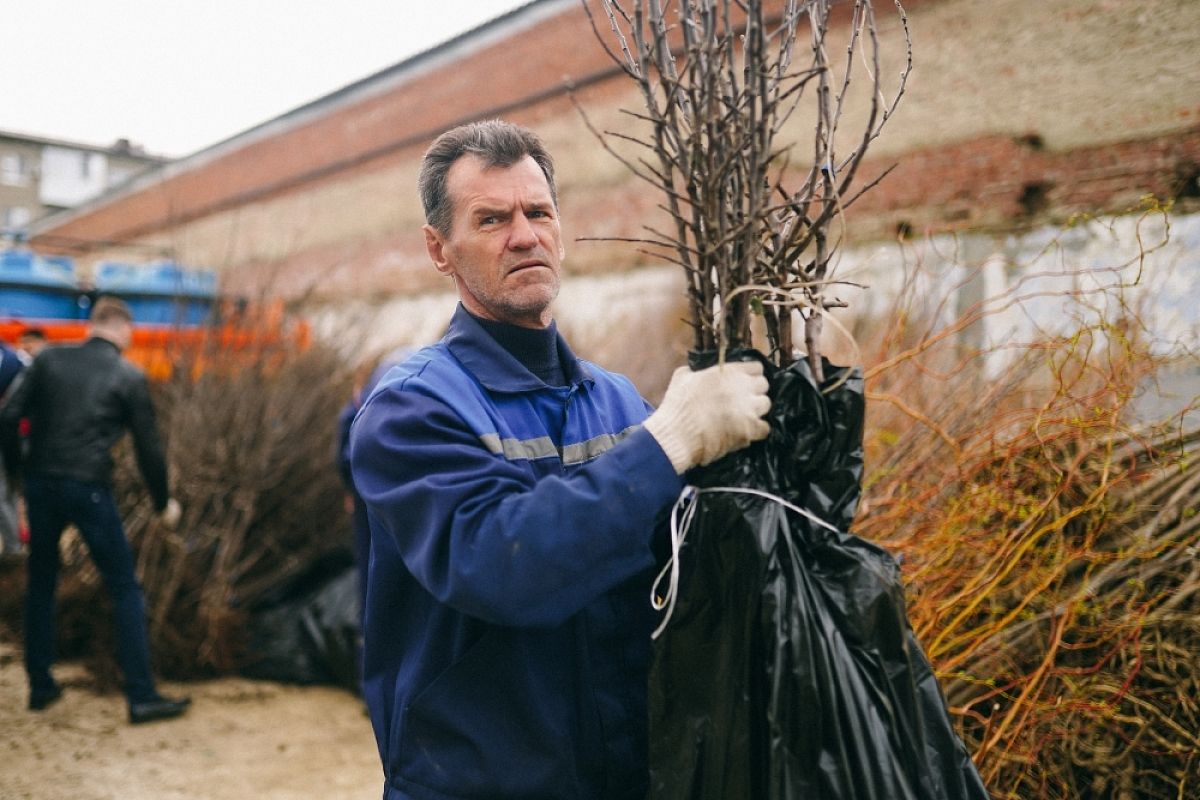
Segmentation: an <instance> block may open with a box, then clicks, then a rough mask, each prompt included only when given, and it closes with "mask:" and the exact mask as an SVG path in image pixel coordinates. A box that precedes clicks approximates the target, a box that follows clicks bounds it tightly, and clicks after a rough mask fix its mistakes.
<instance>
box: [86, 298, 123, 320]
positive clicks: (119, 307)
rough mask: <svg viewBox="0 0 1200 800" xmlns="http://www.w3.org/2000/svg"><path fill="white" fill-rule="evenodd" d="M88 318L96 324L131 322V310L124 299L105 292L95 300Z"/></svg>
mask: <svg viewBox="0 0 1200 800" xmlns="http://www.w3.org/2000/svg"><path fill="white" fill-rule="evenodd" d="M88 318H89V319H90V320H91V321H92V322H93V323H94V324H96V325H111V324H113V323H114V322H133V312H131V311H130V310H129V306H128V305H127V304H126V303H125V301H124V300H121V299H119V298H116V297H113V296H112V295H107V294H106V295H101V296H100V298H99V299H97V300H96V304H95V305H94V306H92V313H91V314H90V315H89V317H88Z"/></svg>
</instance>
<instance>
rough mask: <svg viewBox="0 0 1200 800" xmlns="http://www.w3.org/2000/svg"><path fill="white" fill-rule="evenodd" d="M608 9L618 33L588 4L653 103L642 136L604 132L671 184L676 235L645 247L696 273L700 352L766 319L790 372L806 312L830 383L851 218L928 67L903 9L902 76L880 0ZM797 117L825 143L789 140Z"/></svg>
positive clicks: (746, 333) (627, 159)
mask: <svg viewBox="0 0 1200 800" xmlns="http://www.w3.org/2000/svg"><path fill="white" fill-rule="evenodd" d="M600 5H601V6H602V7H603V12H604V18H605V19H606V22H607V25H606V26H603V27H604V28H606V30H602V26H601V24H600V22H599V20H598V16H599V15H593V12H592V10H591V9H590V8H589V4H588V3H587V2H586V0H585V1H584V7H585V9H588V14H589V18H591V19H592V24H593V29H594V30H595V31H596V36H597V38H598V39H599V40H600V42H601V44H602V45H603V46H604V47H605V49H606V50H607V51H608V53H609V55H610V56H611V57H612V59H613V60H614V61H615V62H616V63H617V64H618V65H619V66H620V67H621V69H623V70H624V72H625V73H626V74H627V75H628V76H629V77H630V78H631V79H632V80H633V82H634V83H635V84H636V85H637V86H638V88H639V90H640V92H641V95H642V99H643V101H644V103H645V110H644V111H642V112H630V113H631V114H632V115H633V116H634V117H635V118H636V119H637V120H638V124H639V130H640V131H642V132H641V133H636V134H629V133H625V132H613V131H607V132H605V134H604V135H602V134H600V133H599V132H596V131H594V132H596V133H597V136H598V137H599V138H600V140H601V141H602V142H604V143H605V146H606V147H607V148H608V149H609V151H610V152H612V153H614V154H615V155H616V156H617V157H618V158H619V159H620V160H621V161H622V162H623V163H625V165H626V166H627V167H628V168H629V169H630V170H631V171H632V172H633V173H634V174H635V175H637V176H638V177H640V178H642V179H644V180H645V181H647V182H648V183H649V184H651V185H652V186H654V187H655V188H656V189H658V190H659V191H660V192H661V194H662V197H663V200H662V206H661V207H662V209H663V210H664V211H665V212H666V214H667V217H668V219H669V224H670V229H669V230H665V231H659V230H655V229H653V228H652V227H650V228H648V236H647V238H644V239H640V240H638V241H639V242H640V243H642V244H643V245H645V246H646V248H647V251H648V252H649V253H651V254H653V255H655V256H658V257H661V258H664V259H666V260H668V261H672V262H674V263H676V264H678V265H679V266H681V267H682V268H683V270H684V273H685V276H686V280H687V291H688V298H689V303H690V309H691V324H692V327H693V330H694V344H695V347H696V349H697V350H714V349H715V350H718V351H720V352H724V351H725V350H726V349H727V348H730V347H750V346H753V342H752V327H751V321H752V317H754V316H759V317H760V318H761V320H762V325H763V329H764V331H765V336H766V339H767V347H766V348H764V349H765V350H767V351H768V352H769V356H770V357H771V358H772V359H773V360H774V362H775V363H776V364H778V365H780V366H786V365H787V364H789V363H791V362H792V361H793V360H794V356H795V353H794V348H793V334H792V328H793V319H794V315H798V317H797V318H802V319H803V325H804V341H805V346H806V350H807V357H808V360H809V363H810V366H811V367H812V370H813V373H814V374H815V375H816V376H817V380H818V381H820V380H821V379H822V369H823V368H822V364H821V359H820V343H821V342H820V340H821V331H822V327H823V323H824V322H825V320H826V319H827V314H826V312H827V310H828V309H830V308H832V307H836V306H840V305H843V303H842V302H841V301H839V300H837V299H836V298H834V297H832V296H831V295H830V294H829V293H828V289H829V287H830V286H831V284H832V283H833V271H834V270H833V267H834V263H835V261H834V258H835V253H836V252H837V250H838V247H839V245H840V243H841V241H842V239H843V238H844V235H843V230H842V220H843V214H844V213H845V210H846V209H847V208H848V207H849V206H850V205H852V204H853V202H854V201H855V200H856V199H857V198H858V197H859V196H861V195H862V193H863V192H865V191H867V190H868V189H870V188H871V187H872V186H873V185H874V184H875V183H876V182H877V181H878V180H879V179H880V178H882V177H883V176H882V175H879V176H874V177H873V178H872V179H871V180H870V181H868V182H866V183H865V184H864V183H863V182H862V176H861V175H860V174H859V168H860V166H861V164H862V161H863V158H864V156H865V155H866V152H867V148H868V146H869V145H870V144H871V143H872V142H873V141H874V140H875V139H876V138H877V137H878V136H879V134H880V132H881V131H882V129H883V126H884V125H885V124H886V123H887V122H888V120H889V119H891V117H892V115H893V113H894V111H895V109H896V105H897V103H898V102H899V100H900V97H901V96H902V95H903V93H904V87H905V83H906V81H907V78H908V74H909V72H910V71H911V69H912V53H911V41H910V37H909V34H908V28H907V22H906V19H905V16H904V11H903V9H902V8H901V7H900V5H899V3H895V4H894V5H895V9H896V11H897V12H898V14H899V22H900V27H899V31H898V33H899V36H900V37H902V45H901V48H900V51H899V58H900V61H901V63H902V64H903V66H902V68H901V70H900V75H899V79H898V81H897V82H896V83H895V84H893V85H891V86H888V85H887V82H886V81H885V80H884V77H883V72H882V71H883V63H884V57H883V51H884V46H883V42H882V41H881V37H880V25H879V24H878V22H877V20H876V14H875V8H874V4H873V3H872V2H870V0H856V2H854V3H836V2H834V0H803V1H800V0H785V2H781V3H770V2H762V0H744V1H743V0H680V1H679V2H678V3H671V2H659V0H628V1H627V2H620V1H619V0H602V2H601V3H600ZM835 42H836V44H835ZM835 47H836V49H835ZM860 62H861V63H860ZM886 93H890V95H891V97H890V99H888V98H887V97H885V94H886ZM793 118H797V119H803V120H804V121H805V122H806V124H811V125H812V126H813V127H812V130H813V135H812V138H811V141H809V142H804V141H797V140H796V138H795V137H794V136H793V137H789V136H788V135H787V132H786V131H785V126H786V125H787V124H788V123H789V120H792V119H793ZM851 119H853V120H854V123H855V126H857V127H855V126H851V125H849V124H848V123H849V121H850V120H851ZM851 128H853V129H852V130H851ZM593 130H594V129H593ZM624 142H628V143H632V144H633V145H634V148H635V150H634V152H633V154H630V155H626V154H625V153H622V152H620V151H619V150H618V148H617V147H616V146H615V144H617V143H624ZM639 151H640V152H639Z"/></svg>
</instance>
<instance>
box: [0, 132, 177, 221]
mask: <svg viewBox="0 0 1200 800" xmlns="http://www.w3.org/2000/svg"><path fill="white" fill-rule="evenodd" d="M165 162H166V159H163V158H159V157H157V156H153V155H149V154H148V153H145V152H143V151H142V149H141V148H140V147H137V146H136V145H133V144H131V143H130V142H129V141H128V140H126V139H119V140H117V141H116V142H114V143H113V144H111V145H108V146H100V145H91V144H82V143H79V142H70V141H64V140H61V139H51V138H47V137H44V136H31V135H28V134H24V133H17V132H14V131H2V130H0V235H2V236H6V237H10V238H12V237H19V236H23V235H24V234H25V232H26V230H27V228H28V226H29V225H30V224H31V223H33V222H35V221H37V220H39V219H41V218H42V217H45V216H48V215H49V214H52V213H54V212H57V211H62V210H64V209H68V208H74V207H75V206H77V205H79V204H80V203H84V202H87V201H88V200H91V199H93V198H95V197H98V196H99V195H100V194H102V193H103V192H105V191H107V190H108V189H111V188H113V187H116V186H119V185H121V184H123V183H125V182H126V181H128V180H129V179H130V178H132V177H134V176H135V175H137V174H139V173H141V172H144V171H145V170H147V169H151V168H156V167H159V166H161V165H162V164H164V163H165Z"/></svg>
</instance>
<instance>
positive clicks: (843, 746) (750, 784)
mask: <svg viewBox="0 0 1200 800" xmlns="http://www.w3.org/2000/svg"><path fill="white" fill-rule="evenodd" d="M729 358H731V359H737V358H741V359H747V358H756V359H759V360H762V358H761V356H760V355H758V354H757V353H753V352H741V353H736V354H732V355H730V356H729ZM714 360H715V359H714V357H713V356H712V355H711V354H699V355H697V354H693V357H692V366H693V367H694V368H699V367H701V366H706V365H708V364H711V363H713V361H714ZM764 368H765V369H766V372H767V375H768V378H769V379H770V383H771V400H772V410H771V415H770V422H771V433H770V436H769V437H768V438H767V439H766V440H765V441H764V442H761V443H758V444H755V445H752V446H751V447H749V448H747V449H745V450H743V451H740V452H738V453H735V454H732V455H731V456H728V457H726V458H724V459H721V460H720V461H718V462H716V463H715V464H712V465H710V466H708V467H705V468H703V469H701V470H696V471H694V472H693V473H690V474H689V481H690V483H691V484H692V485H694V486H696V487H698V491H697V492H696V494H695V495H694V496H693V497H692V499H691V502H692V503H694V504H695V508H694V518H693V519H692V520H691V523H690V525H689V526H688V527H687V529H686V531H687V532H686V539H685V543H684V544H683V545H682V548H681V550H680V555H679V559H678V567H679V572H678V588H677V591H676V593H675V598H674V607H673V609H672V610H671V616H670V618H669V620H668V621H667V622H666V625H665V628H664V630H663V632H662V633H661V634H660V635H659V637H658V639H657V640H656V642H655V646H654V661H653V664H652V667H651V674H650V686H649V692H650V695H649V703H650V743H649V744H650V772H651V774H650V786H651V790H650V797H651V798H653V800H667V799H668V798H688V800H702V798H711V799H712V800H730V798H739V800H743V799H744V800H750V799H754V800H758V799H759V798H795V799H796V800H800V799H803V800H941V799H943V798H945V799H946V800H950V799H957V798H971V800H974V799H975V798H980V799H981V800H984V799H986V798H987V797H988V793H987V791H986V790H985V788H984V786H983V783H982V781H981V780H980V778H979V775H978V772H977V771H976V770H975V767H974V765H973V764H972V762H971V760H970V758H969V756H968V755H967V753H966V750H965V748H964V747H963V745H962V743H961V741H960V740H959V739H958V737H957V735H956V734H955V732H954V730H953V727H952V725H951V721H950V717H949V715H948V713H947V711H946V705H945V700H944V697H943V695H942V693H941V689H940V688H939V686H938V684H937V681H936V678H935V676H934V674H933V671H932V669H931V668H930V665H929V662H928V660H927V659H926V658H925V655H924V653H923V652H922V650H921V648H920V646H919V645H918V643H917V642H916V639H915V638H914V636H913V633H912V629H911V627H910V625H909V623H908V618H907V615H906V611H905V605H904V597H903V591H902V588H901V582H900V571H899V568H898V566H897V563H896V561H895V559H894V558H893V557H892V556H891V555H890V554H889V553H887V552H886V551H885V550H883V549H882V548H880V547H878V546H877V545H875V544H872V543H871V542H868V541H866V540H864V539H860V538H858V537H856V536H853V535H850V534H849V533H847V531H848V530H849V527H850V524H851V522H852V521H853V518H854V512H855V508H856V506H857V504H858V499H859V495H860V491H861V480H862V472H863V453H862V424H863V410H864V398H863V383H862V378H861V374H860V373H859V372H858V371H857V370H847V369H841V368H837V367H832V366H829V365H826V367H825V374H826V375H827V376H829V377H828V379H827V382H826V387H829V386H834V385H836V384H839V382H840V385H837V386H836V388H834V389H833V391H832V392H830V393H829V394H827V395H823V394H822V393H821V391H819V390H818V388H817V386H816V385H815V384H814V382H813V378H812V373H811V371H810V370H809V368H808V365H807V363H805V362H802V361H801V362H797V363H795V364H793V365H792V366H791V367H788V368H787V369H784V370H779V369H777V368H775V367H773V366H771V365H770V364H767V363H766V362H765V360H764ZM722 487H726V488H722ZM728 488H736V489H740V490H747V489H748V490H752V491H757V492H765V493H767V494H770V495H773V496H774V497H775V498H778V499H771V498H768V497H765V496H763V495H761V494H751V493H744V492H742V491H728V490H727V489H728ZM781 501H782V502H781ZM788 504H790V505H791V506H793V508H789V507H788ZM797 509H800V510H803V512H806V513H807V514H809V515H812V516H811V517H809V516H806V515H805V513H801V512H800V511H798V510H797ZM677 511H679V509H678V508H677ZM686 516H687V513H683V514H677V515H676V518H677V520H678V519H682V518H686ZM814 520H819V521H820V522H817V521H814ZM822 523H823V524H822ZM827 526H828V527H827ZM676 527H677V528H682V527H683V526H682V525H677V526H676ZM666 583H667V581H663V582H662V583H661V584H660V587H659V588H660V593H661V591H662V588H663V586H665V585H666Z"/></svg>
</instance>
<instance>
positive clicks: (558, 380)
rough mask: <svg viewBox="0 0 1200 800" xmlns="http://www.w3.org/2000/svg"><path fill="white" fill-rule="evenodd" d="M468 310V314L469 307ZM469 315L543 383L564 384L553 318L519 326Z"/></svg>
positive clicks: (555, 325) (556, 331)
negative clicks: (535, 325)
mask: <svg viewBox="0 0 1200 800" xmlns="http://www.w3.org/2000/svg"><path fill="white" fill-rule="evenodd" d="M464 310H466V309H464ZM467 313H468V314H471V312H470V311H467ZM471 317H472V318H473V319H474V320H475V321H476V322H478V323H479V325H480V327H482V328H483V329H484V330H485V331H487V332H488V335H489V336H491V337H492V338H493V339H495V340H496V343H497V344H499V345H500V346H501V347H503V348H504V349H505V350H507V351H508V352H509V354H510V355H512V357H513V358H515V359H517V361H520V362H521V364H522V365H524V367H525V369H527V370H529V371H530V372H532V373H533V374H534V375H536V376H537V377H538V379H539V380H541V381H542V383H545V384H546V385H547V386H566V385H567V383H568V381H567V377H566V375H565V374H564V372H563V366H562V360H561V359H560V358H559V356H558V325H557V323H555V322H554V321H553V320H552V321H551V322H550V324H549V325H548V326H547V327H545V328H522V327H521V326H520V325H513V324H511V323H508V322H496V321H495V320H491V319H484V318H483V317H480V316H477V315H475V314H471Z"/></svg>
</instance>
